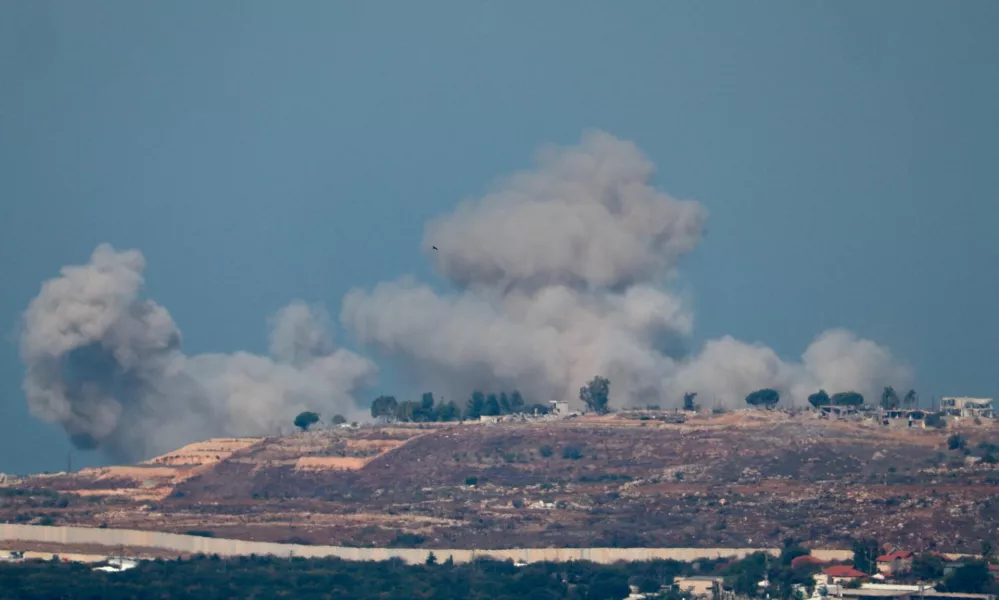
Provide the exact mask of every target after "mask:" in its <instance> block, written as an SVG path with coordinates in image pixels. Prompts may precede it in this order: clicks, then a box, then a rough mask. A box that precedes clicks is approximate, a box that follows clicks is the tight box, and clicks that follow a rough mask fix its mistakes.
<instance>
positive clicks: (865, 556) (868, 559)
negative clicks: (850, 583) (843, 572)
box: [853, 539, 881, 573]
mask: <svg viewBox="0 0 999 600" xmlns="http://www.w3.org/2000/svg"><path fill="white" fill-rule="evenodd" d="M880 550H881V545H880V544H879V543H878V541H877V540H875V539H866V540H854V542H853V567H854V568H855V569H857V570H858V571H863V572H864V573H873V572H874V570H875V569H876V568H877V559H878V555H879V554H880Z"/></svg>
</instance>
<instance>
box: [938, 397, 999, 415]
mask: <svg viewBox="0 0 999 600" xmlns="http://www.w3.org/2000/svg"><path fill="white" fill-rule="evenodd" d="M940 412H941V413H943V414H944V415H947V416H948V417H958V418H960V419H991V418H992V417H993V412H992V398H966V397H949V396H948V397H944V398H941V399H940Z"/></svg>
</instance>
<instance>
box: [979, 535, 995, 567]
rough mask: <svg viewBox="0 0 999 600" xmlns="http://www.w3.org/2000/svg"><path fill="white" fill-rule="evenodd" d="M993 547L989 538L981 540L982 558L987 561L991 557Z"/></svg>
mask: <svg viewBox="0 0 999 600" xmlns="http://www.w3.org/2000/svg"><path fill="white" fill-rule="evenodd" d="M994 551H995V549H994V548H993V547H992V542H990V541H989V540H982V560H983V561H985V562H989V561H990V560H991V559H992V553H993V552H994Z"/></svg>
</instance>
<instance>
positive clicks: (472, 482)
mask: <svg viewBox="0 0 999 600" xmlns="http://www.w3.org/2000/svg"><path fill="white" fill-rule="evenodd" d="M478 484H479V478H478V477H466V478H465V485H478Z"/></svg>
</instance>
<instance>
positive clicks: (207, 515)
mask: <svg viewBox="0 0 999 600" xmlns="http://www.w3.org/2000/svg"><path fill="white" fill-rule="evenodd" d="M954 433H955V432H954V431H942V432H941V431H935V430H921V429H920V430H910V429H888V428H882V427H879V426H877V425H875V424H873V423H860V422H845V421H827V420H819V419H816V418H814V417H813V416H811V415H807V414H806V415H798V416H794V417H792V416H789V415H786V414H784V413H780V412H767V411H739V412H734V413H729V414H725V415H717V416H698V417H694V418H692V419H690V420H688V422H687V423H685V424H665V423H661V422H657V421H640V420H628V419H625V418H622V415H609V416H605V417H588V418H580V419H573V420H568V421H562V422H546V423H527V424H507V423H499V424H481V423H465V424H456V423H452V424H427V425H422V426H416V425H407V426H402V425H395V426H385V427H368V428H360V429H356V430H355V429H349V428H344V429H332V430H329V431H321V432H310V433H303V434H296V435H294V436H288V437H279V438H266V439H218V440H208V441H205V442H202V443H199V444H193V445H191V446H187V447H184V448H181V449H179V450H177V451H175V452H171V453H169V454H167V455H164V456H161V457H158V458H156V459H153V460H151V461H147V462H146V463H143V464H140V465H134V466H128V467H109V468H103V469H85V470H83V471H81V472H79V473H74V474H71V475H67V474H60V475H49V476H36V477H32V478H28V479H27V480H25V481H23V482H20V483H18V484H17V485H16V486H14V487H7V488H2V489H0V494H2V495H3V496H5V502H4V503H3V504H2V505H0V518H2V519H3V520H6V521H11V522H15V521H16V522H34V523H57V524H73V525H90V526H101V525H104V526H107V527H117V528H134V529H153V530H162V531H173V532H179V533H184V532H189V531H198V532H210V533H211V534H215V535H218V536H219V537H231V538H241V539H255V540H267V541H283V542H289V541H293V542H298V543H322V544H341V545H353V546H422V547H437V548H445V547H447V548H462V547H465V548H483V547H487V548H504V547H507V548H509V547H547V546H569V547H584V546H585V547H593V546H603V547H637V546H683V547H692V546H696V547H750V546H756V547H759V546H765V545H779V543H780V542H781V541H782V540H784V539H785V538H788V537H794V538H797V539H799V540H803V541H804V542H805V543H807V544H809V545H813V546H818V547H848V546H849V543H850V542H849V540H850V539H851V538H852V537H867V536H876V537H877V538H878V539H880V540H881V541H883V542H892V543H895V544H897V545H899V546H900V547H904V548H912V549H917V548H924V547H929V546H933V545H935V546H936V547H938V548H939V549H941V550H946V551H953V552H960V551H967V552H977V550H978V548H979V544H980V541H981V540H982V539H987V538H989V537H991V532H994V531H995V530H996V527H997V526H999V500H997V497H999V496H997V494H999V470H996V467H995V465H994V464H993V463H994V457H992V454H991V453H992V451H993V450H996V451H997V452H999V448H996V446H994V445H992V442H993V441H999V437H997V435H996V431H995V430H994V429H990V428H987V427H977V428H970V429H968V430H966V431H963V432H960V435H961V437H960V440H959V441H960V443H959V444H957V445H956V447H954V449H950V447H951V446H955V441H954V440H949V438H950V436H952V435H953V434H954ZM948 442H950V444H949V443H948ZM981 458H984V459H985V460H980V459H981ZM972 463H974V464H972Z"/></svg>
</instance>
